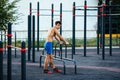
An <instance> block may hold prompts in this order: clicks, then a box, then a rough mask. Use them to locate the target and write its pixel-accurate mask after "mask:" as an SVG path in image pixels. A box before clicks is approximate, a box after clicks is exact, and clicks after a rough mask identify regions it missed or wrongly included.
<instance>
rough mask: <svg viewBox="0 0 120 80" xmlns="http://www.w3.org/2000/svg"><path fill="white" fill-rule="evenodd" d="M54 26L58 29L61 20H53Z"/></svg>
mask: <svg viewBox="0 0 120 80" xmlns="http://www.w3.org/2000/svg"><path fill="white" fill-rule="evenodd" d="M55 26H56V28H57V29H59V28H60V26H61V22H60V21H56V22H55Z"/></svg>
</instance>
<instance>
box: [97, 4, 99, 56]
mask: <svg viewBox="0 0 120 80" xmlns="http://www.w3.org/2000/svg"><path fill="white" fill-rule="evenodd" d="M99 5H100V3H98V6H99ZM99 34H100V8H98V22H97V54H99V42H100V41H99V38H100V35H99Z"/></svg>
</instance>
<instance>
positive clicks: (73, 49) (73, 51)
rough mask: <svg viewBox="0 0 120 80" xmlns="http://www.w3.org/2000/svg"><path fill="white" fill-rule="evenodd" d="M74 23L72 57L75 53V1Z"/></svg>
mask: <svg viewBox="0 0 120 80" xmlns="http://www.w3.org/2000/svg"><path fill="white" fill-rule="evenodd" d="M72 14H73V15H72V17H73V23H72V59H73V54H75V2H74V3H73V13H72Z"/></svg>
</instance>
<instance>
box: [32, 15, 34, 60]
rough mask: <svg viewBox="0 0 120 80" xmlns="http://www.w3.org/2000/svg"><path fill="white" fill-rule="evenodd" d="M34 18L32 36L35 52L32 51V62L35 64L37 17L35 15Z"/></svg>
mask: <svg viewBox="0 0 120 80" xmlns="http://www.w3.org/2000/svg"><path fill="white" fill-rule="evenodd" d="M32 17H33V34H32V36H33V43H32V44H33V46H32V47H33V48H32V49H33V50H32V61H33V62H35V16H34V15H33V16H32Z"/></svg>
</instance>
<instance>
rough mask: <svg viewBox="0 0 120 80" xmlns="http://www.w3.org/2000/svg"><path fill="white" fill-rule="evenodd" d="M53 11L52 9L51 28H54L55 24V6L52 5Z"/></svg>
mask: <svg viewBox="0 0 120 80" xmlns="http://www.w3.org/2000/svg"><path fill="white" fill-rule="evenodd" d="M51 6H52V7H51V8H52V9H51V27H53V24H54V5H53V4H52V5H51Z"/></svg>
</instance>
